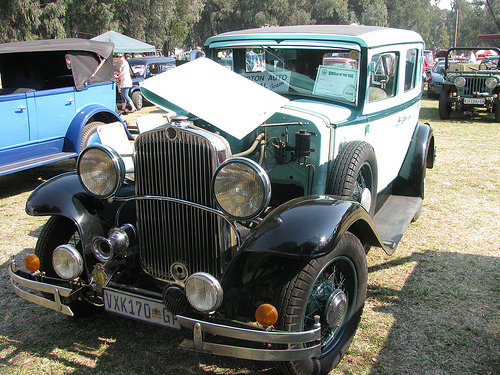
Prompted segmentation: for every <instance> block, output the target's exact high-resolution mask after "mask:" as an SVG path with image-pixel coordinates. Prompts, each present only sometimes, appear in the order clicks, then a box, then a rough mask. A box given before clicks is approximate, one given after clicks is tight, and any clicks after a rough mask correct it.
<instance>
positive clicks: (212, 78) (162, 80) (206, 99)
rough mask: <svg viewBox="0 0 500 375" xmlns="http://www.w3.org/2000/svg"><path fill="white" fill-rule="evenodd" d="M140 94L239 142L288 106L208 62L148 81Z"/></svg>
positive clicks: (195, 62) (193, 63) (284, 100)
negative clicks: (222, 132) (206, 123)
mask: <svg viewBox="0 0 500 375" xmlns="http://www.w3.org/2000/svg"><path fill="white" fill-rule="evenodd" d="M141 92H142V94H143V95H144V97H145V98H146V99H148V100H149V101H150V102H152V103H154V104H156V105H157V106H159V107H161V108H163V109H166V110H170V111H174V112H175V113H176V114H177V115H183V114H184V115H187V114H192V115H194V116H196V117H199V118H201V119H203V120H205V121H207V122H208V123H210V124H212V125H213V126H215V127H217V128H219V129H220V130H222V131H224V132H226V133H228V134H231V135H232V136H234V137H236V138H238V139H242V138H243V137H245V136H246V135H247V134H249V133H250V132H251V131H252V130H254V129H256V128H257V127H258V126H259V125H261V124H262V123H263V122H264V121H266V120H267V119H268V118H269V117H271V116H272V115H273V114H274V113H276V112H277V111H278V110H279V109H280V108H281V107H282V106H283V105H285V104H287V103H288V102H289V99H287V98H285V97H283V96H281V95H279V94H276V93H274V92H273V91H271V90H268V89H266V88H264V87H262V86H260V85H259V84H257V83H254V82H252V81H250V80H249V79H247V78H245V77H242V76H240V75H239V74H236V73H234V72H232V71H231V70H229V69H227V68H225V67H223V66H222V65H219V64H217V63H216V62H214V61H212V60H210V59H208V58H199V59H196V60H193V61H191V62H189V63H186V64H183V65H180V66H178V67H177V68H175V69H171V70H169V71H167V72H165V73H161V74H158V75H156V76H154V77H151V78H148V79H146V80H145V81H144V84H143V85H142V86H141Z"/></svg>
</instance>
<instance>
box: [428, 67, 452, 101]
mask: <svg viewBox="0 0 500 375" xmlns="http://www.w3.org/2000/svg"><path fill="white" fill-rule="evenodd" d="M456 62H457V60H450V61H449V64H454V63H456ZM444 75H445V70H444V59H443V60H439V61H437V62H436V64H435V65H434V66H433V68H432V69H431V70H430V71H428V72H427V96H428V97H429V98H439V96H440V95H441V87H442V86H443V81H444Z"/></svg>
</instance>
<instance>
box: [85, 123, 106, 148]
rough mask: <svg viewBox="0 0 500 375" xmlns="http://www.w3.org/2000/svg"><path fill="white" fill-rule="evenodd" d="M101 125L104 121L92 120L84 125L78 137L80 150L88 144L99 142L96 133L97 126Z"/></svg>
mask: <svg viewBox="0 0 500 375" xmlns="http://www.w3.org/2000/svg"><path fill="white" fill-rule="evenodd" d="M101 125H104V122H101V121H92V122H89V123H88V124H86V125H85V127H84V128H83V130H82V136H81V138H80V152H81V151H82V150H83V149H84V148H85V147H87V146H88V145H91V144H93V143H100V142H101V141H100V140H99V135H98V134H97V128H98V127H99V126H101Z"/></svg>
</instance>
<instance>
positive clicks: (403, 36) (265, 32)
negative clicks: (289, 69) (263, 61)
mask: <svg viewBox="0 0 500 375" xmlns="http://www.w3.org/2000/svg"><path fill="white" fill-rule="evenodd" d="M284 38H286V39H287V40H294V39H295V40H304V39H309V40H323V41H326V40H331V41H345V42H354V43H357V44H359V45H360V46H362V47H377V46H382V45H391V44H399V43H412V42H418V43H423V39H422V37H421V36H420V35H419V34H418V33H416V32H414V31H409V30H403V29H394V28H387V27H378V26H364V25H302V26H271V27H261V28H256V29H247V30H238V31H230V32H226V33H222V34H219V35H216V36H213V37H210V38H208V39H207V41H206V42H205V46H209V45H210V44H211V43H213V42H221V41H228V42H229V41H231V40H240V41H241V40H248V41H249V42H252V41H258V40H266V39H267V40H283V39H284Z"/></svg>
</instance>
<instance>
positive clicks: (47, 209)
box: [26, 172, 135, 254]
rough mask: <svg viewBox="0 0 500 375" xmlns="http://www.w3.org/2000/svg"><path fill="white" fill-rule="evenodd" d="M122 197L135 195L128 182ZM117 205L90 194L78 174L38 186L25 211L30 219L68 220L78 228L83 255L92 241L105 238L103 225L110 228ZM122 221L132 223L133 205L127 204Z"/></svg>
mask: <svg viewBox="0 0 500 375" xmlns="http://www.w3.org/2000/svg"><path fill="white" fill-rule="evenodd" d="M118 194H119V195H120V196H121V197H126V196H130V195H133V194H134V186H133V185H132V184H130V183H128V182H127V181H126V182H125V183H124V185H123V186H122V187H121V189H120V190H119V191H118ZM120 205H121V203H120V202H113V203H109V202H107V201H103V200H99V199H97V198H95V197H92V196H91V195H89V194H88V193H87V192H86V191H85V189H84V188H83V186H82V185H81V183H80V180H79V179H78V175H77V172H69V173H65V174H62V175H60V176H56V177H54V178H52V179H50V180H48V181H46V182H44V183H43V184H42V185H40V186H39V187H37V188H36V189H35V190H34V191H33V193H31V195H30V197H29V198H28V201H27V202H26V212H27V213H28V214H29V215H32V216H52V215H60V216H64V217H67V218H68V219H71V220H72V221H73V222H75V224H76V225H77V227H78V231H79V233H80V238H81V241H82V245H83V249H84V253H85V254H90V253H91V252H92V239H93V238H94V237H95V236H104V235H105V228H104V227H103V224H106V225H107V226H108V227H112V226H114V225H115V223H116V212H117V210H118V207H119V206H120ZM122 218H124V220H129V221H128V222H131V223H135V206H134V205H127V206H126V207H125V208H124V209H123V210H122Z"/></svg>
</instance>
